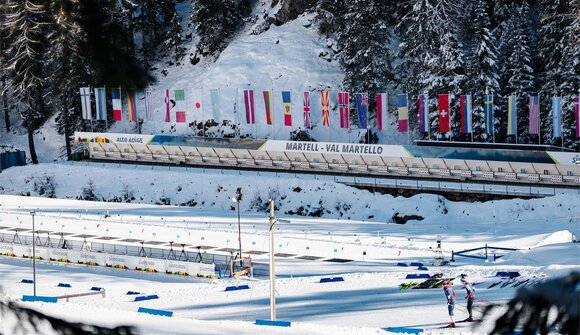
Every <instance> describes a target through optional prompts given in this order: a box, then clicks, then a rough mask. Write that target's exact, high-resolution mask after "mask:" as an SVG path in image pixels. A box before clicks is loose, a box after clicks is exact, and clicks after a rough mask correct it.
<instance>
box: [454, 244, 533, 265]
mask: <svg viewBox="0 0 580 335" xmlns="http://www.w3.org/2000/svg"><path fill="white" fill-rule="evenodd" d="M479 250H485V256H477V255H468V254H467V253H468V252H472V251H479ZM489 250H503V251H518V250H521V249H515V248H504V247H492V246H488V245H487V244H486V245H485V246H483V247H479V248H473V249H466V250H461V251H453V250H452V251H451V261H452V262H455V256H461V257H466V258H475V259H483V260H485V261H487V260H489ZM503 256H504V255H497V254H496V253H493V261H494V262H495V260H496V259H499V258H501V257H503Z"/></svg>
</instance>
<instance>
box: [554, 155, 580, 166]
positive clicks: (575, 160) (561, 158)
mask: <svg viewBox="0 0 580 335" xmlns="http://www.w3.org/2000/svg"><path fill="white" fill-rule="evenodd" d="M548 155H550V158H552V160H554V163H556V164H564V165H577V166H578V167H579V168H580V154H579V153H577V152H557V151H548Z"/></svg>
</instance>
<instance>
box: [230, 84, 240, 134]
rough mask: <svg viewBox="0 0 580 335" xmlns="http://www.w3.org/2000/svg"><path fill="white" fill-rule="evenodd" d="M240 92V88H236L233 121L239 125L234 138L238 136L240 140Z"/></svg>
mask: <svg viewBox="0 0 580 335" xmlns="http://www.w3.org/2000/svg"><path fill="white" fill-rule="evenodd" d="M239 93H240V89H239V88H236V101H234V120H232V122H234V124H235V125H236V126H237V127H238V130H237V131H236V132H235V133H234V138H237V139H238V140H239V139H240V126H241V125H240V123H239V118H240V116H239V115H238V114H239V113H238V98H239Z"/></svg>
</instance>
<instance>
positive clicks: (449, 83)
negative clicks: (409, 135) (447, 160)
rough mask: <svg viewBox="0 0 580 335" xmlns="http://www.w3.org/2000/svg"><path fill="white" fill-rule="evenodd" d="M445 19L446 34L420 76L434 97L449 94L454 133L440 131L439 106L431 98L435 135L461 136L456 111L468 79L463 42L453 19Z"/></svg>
mask: <svg viewBox="0 0 580 335" xmlns="http://www.w3.org/2000/svg"><path fill="white" fill-rule="evenodd" d="M441 15H447V14H441ZM445 22H446V25H447V27H448V28H447V29H441V30H440V31H439V33H440V34H442V35H441V37H440V39H439V40H440V45H439V49H438V50H436V53H433V54H431V55H429V56H428V58H427V59H428V61H427V64H426V71H425V72H424V73H423V74H422V76H421V79H420V83H421V86H422V87H424V89H425V91H426V92H429V94H430V95H431V98H437V96H438V95H439V94H449V99H450V101H449V106H450V109H451V110H450V111H449V113H451V114H450V116H449V118H450V119H449V120H450V124H451V132H450V133H447V134H442V133H440V132H439V112H438V106H437V105H436V104H435V101H436V100H435V99H430V103H429V111H430V115H429V122H430V129H431V134H432V135H433V136H435V138H437V139H441V138H450V137H454V138H458V137H459V136H460V133H461V131H460V130H461V114H460V113H459V112H455V111H459V96H460V95H461V94H463V90H462V89H463V87H462V86H463V82H464V81H465V69H464V64H463V58H464V56H463V52H462V50H461V49H462V47H461V44H460V42H459V41H458V40H457V38H456V36H457V35H456V33H455V29H454V27H453V24H452V21H451V20H449V19H447V20H446V21H445Z"/></svg>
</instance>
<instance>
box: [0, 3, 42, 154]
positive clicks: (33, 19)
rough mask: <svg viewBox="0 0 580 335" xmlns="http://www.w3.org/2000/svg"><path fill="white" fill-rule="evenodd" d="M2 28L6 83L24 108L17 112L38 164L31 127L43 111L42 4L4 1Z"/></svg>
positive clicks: (37, 122) (31, 152)
mask: <svg viewBox="0 0 580 335" xmlns="http://www.w3.org/2000/svg"><path fill="white" fill-rule="evenodd" d="M6 6H7V15H6V27H7V29H8V31H9V33H10V38H11V41H12V43H11V45H10V48H9V49H8V59H9V60H10V61H9V63H7V64H6V66H7V68H6V70H7V71H8V85H9V87H10V89H11V91H12V92H13V94H14V95H13V96H14V99H15V101H16V102H18V103H20V104H22V105H23V106H24V107H25V108H26V111H25V112H24V113H22V114H21V116H22V118H23V120H24V125H25V126H26V128H27V132H28V147H29V151H30V159H31V161H32V163H33V164H37V163H38V157H37V154H36V149H35V146H34V136H33V134H34V130H35V129H36V128H37V127H38V125H39V123H40V121H41V120H43V119H44V118H45V117H46V113H47V111H46V110H45V109H44V104H43V102H44V101H43V99H44V97H43V93H44V87H43V83H44V82H45V79H46V73H45V71H44V57H43V56H44V53H45V51H46V45H45V36H46V35H45V29H46V28H47V27H48V22H47V21H46V18H47V17H46V14H47V13H46V6H45V4H44V3H43V2H42V1H39V0H8V2H7V3H6Z"/></svg>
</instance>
